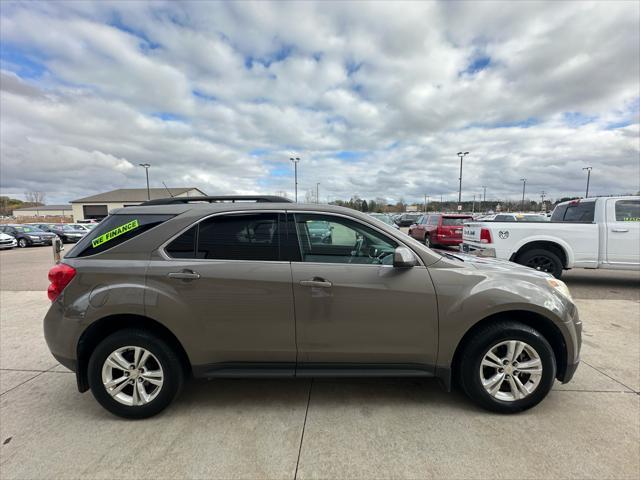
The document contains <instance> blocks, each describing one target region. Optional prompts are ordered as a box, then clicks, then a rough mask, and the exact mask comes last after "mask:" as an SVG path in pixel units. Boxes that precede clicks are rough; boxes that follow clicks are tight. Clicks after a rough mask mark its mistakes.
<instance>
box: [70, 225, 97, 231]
mask: <svg viewBox="0 0 640 480" xmlns="http://www.w3.org/2000/svg"><path fill="white" fill-rule="evenodd" d="M66 225H68V226H70V227H71V228H75V229H76V230H82V231H84V232H90V231H91V230H93V229H94V228H95V226H96V225H97V223H67V224H66Z"/></svg>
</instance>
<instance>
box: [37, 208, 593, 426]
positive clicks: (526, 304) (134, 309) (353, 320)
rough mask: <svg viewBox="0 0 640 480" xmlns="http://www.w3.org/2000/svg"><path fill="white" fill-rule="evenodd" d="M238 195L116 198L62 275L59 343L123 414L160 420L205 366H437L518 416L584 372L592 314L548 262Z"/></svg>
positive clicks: (293, 372) (62, 266)
mask: <svg viewBox="0 0 640 480" xmlns="http://www.w3.org/2000/svg"><path fill="white" fill-rule="evenodd" d="M224 198H225V197H222V198H221V197H198V198H197V199H195V198H186V197H185V198H172V199H166V200H152V201H150V202H146V203H145V204H143V205H141V206H131V207H127V208H122V209H119V210H115V211H114V212H112V213H111V215H109V216H108V217H107V218H106V219H105V220H103V221H102V223H100V224H99V225H98V226H97V227H96V228H95V229H94V230H93V231H92V232H90V233H88V234H87V236H85V237H84V238H83V239H82V240H80V242H78V243H77V244H76V245H75V246H74V247H73V248H72V249H71V250H70V251H69V252H68V253H67V255H66V256H65V258H64V260H63V263H58V264H57V265H55V266H54V267H53V268H52V269H51V271H50V272H49V279H50V281H51V285H50V286H49V289H48V295H49V298H50V299H51V301H52V305H51V307H50V309H49V311H48V313H47V314H46V317H45V319H44V332H45V337H46V340H47V344H48V346H49V349H50V350H51V352H52V353H53V355H54V357H55V358H56V359H57V360H58V361H59V362H60V363H62V364H63V365H65V366H66V367H68V368H70V369H71V370H73V371H75V372H76V378H77V383H78V388H79V390H80V391H81V392H84V391H86V390H88V389H91V391H92V393H93V395H94V397H95V398H96V399H97V401H98V402H99V403H101V404H102V406H103V407H105V408H106V409H107V410H109V411H111V412H112V413H114V414H117V415H120V416H123V417H129V418H143V417H148V416H151V415H154V414H156V413H158V412H160V411H161V410H162V409H163V408H165V407H166V406H167V405H169V404H170V403H171V401H172V400H173V399H174V398H175V397H176V395H177V394H178V392H179V391H180V389H181V387H182V385H183V382H184V380H185V379H186V378H188V377H189V376H193V377H206V378H211V377H259V376H266V377H329V376H340V377H345V376H350V377H356V376H416V377H437V378H439V379H440V380H441V381H442V383H443V385H444V387H445V389H447V390H449V389H450V388H451V386H452V383H453V381H454V379H455V380H456V382H457V383H458V384H459V385H461V387H462V389H463V390H464V391H465V392H466V393H467V395H468V396H469V397H470V398H471V399H473V400H474V401H476V402H477V403H478V404H479V405H481V406H483V407H485V408H487V409H490V410H493V411H498V412H517V411H521V410H524V409H527V408H530V407H532V406H534V405H536V404H537V403H538V402H540V401H541V400H542V399H543V398H544V397H545V396H546V395H547V393H548V392H549V390H550V389H551V387H552V385H553V383H554V380H555V379H558V380H560V381H561V382H567V381H569V380H570V379H571V377H572V376H573V374H574V372H575V370H576V368H577V366H578V361H579V351H580V341H581V340H580V339H581V325H582V324H581V322H580V321H579V319H578V311H577V309H576V307H575V305H574V303H573V301H572V299H571V296H570V294H569V291H568V289H567V287H566V286H565V284H564V283H562V282H561V281H559V280H556V279H554V278H553V277H551V276H550V275H548V274H546V273H543V272H537V271H534V270H531V269H529V268H526V267H522V266H520V265H516V264H512V263H509V262H504V261H498V260H493V259H482V258H476V257H474V256H468V255H464V254H456V255H451V254H449V253H445V252H443V253H437V252H435V251H433V250H431V249H429V248H427V247H426V246H425V245H423V244H421V243H419V242H417V241H415V240H413V239H411V238H410V237H408V236H407V235H404V234H402V233H401V232H400V231H398V230H397V229H395V228H393V227H390V226H387V225H385V224H383V223H381V222H379V221H377V220H375V219H371V217H369V216H368V215H366V214H363V213H360V212H356V211H354V210H351V209H347V208H342V207H337V206H328V205H323V206H320V205H317V204H313V205H303V204H295V203H289V202H287V201H286V199H277V198H273V197H257V198H254V200H256V201H255V202H254V203H249V202H243V203H230V202H221V201H220V200H222V199H224ZM240 198H242V199H244V200H246V199H247V198H246V197H240ZM209 202H210V203H209ZM317 222H324V223H323V225H324V229H325V231H329V232H331V236H330V239H331V240H330V241H327V240H326V238H327V237H326V236H322V235H320V236H318V235H312V233H311V230H312V229H310V226H317V224H318V223H317Z"/></svg>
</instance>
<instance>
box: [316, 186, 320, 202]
mask: <svg viewBox="0 0 640 480" xmlns="http://www.w3.org/2000/svg"><path fill="white" fill-rule="evenodd" d="M316 203H320V182H317V183H316Z"/></svg>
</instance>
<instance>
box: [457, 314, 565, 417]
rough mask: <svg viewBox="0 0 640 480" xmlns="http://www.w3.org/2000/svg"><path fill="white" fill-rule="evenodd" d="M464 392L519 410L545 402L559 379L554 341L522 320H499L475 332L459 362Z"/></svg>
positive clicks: (497, 407) (498, 408) (488, 404)
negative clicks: (552, 345)
mask: <svg viewBox="0 0 640 480" xmlns="http://www.w3.org/2000/svg"><path fill="white" fill-rule="evenodd" d="M459 368H460V371H459V372H458V373H459V377H460V383H461V385H462V388H463V390H464V391H465V393H466V394H467V396H469V398H471V400H473V401H474V402H476V403H477V404H478V405H480V406H481V407H483V408H486V409H488V410H492V411H495V412H500V413H515V412H520V411H522V410H526V409H528V408H531V407H533V406H535V405H537V404H538V403H539V402H541V401H542V400H543V399H544V398H545V397H546V396H547V394H548V393H549V391H550V390H551V387H552V386H553V382H554V379H555V377H556V360H555V355H554V353H553V349H552V348H551V345H549V342H547V340H546V339H545V338H544V337H543V336H542V335H541V334H540V332H538V331H537V330H534V329H533V328H531V327H529V326H527V325H524V324H522V323H519V322H510V321H504V322H498V323H494V324H491V325H488V326H486V327H485V328H483V329H481V330H480V331H478V332H476V334H474V336H473V338H472V339H471V340H470V341H469V343H468V344H467V345H466V347H465V349H464V351H463V353H462V357H461V360H460V362H459Z"/></svg>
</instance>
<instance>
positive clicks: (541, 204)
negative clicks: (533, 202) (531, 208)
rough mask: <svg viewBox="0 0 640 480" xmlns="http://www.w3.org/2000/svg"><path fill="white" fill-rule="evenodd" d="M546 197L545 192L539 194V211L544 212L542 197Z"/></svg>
mask: <svg viewBox="0 0 640 480" xmlns="http://www.w3.org/2000/svg"><path fill="white" fill-rule="evenodd" d="M546 196H547V192H545V191H544V190H543V191H541V192H540V210H541V211H544V210H546V209H545V208H544V197H546Z"/></svg>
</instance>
